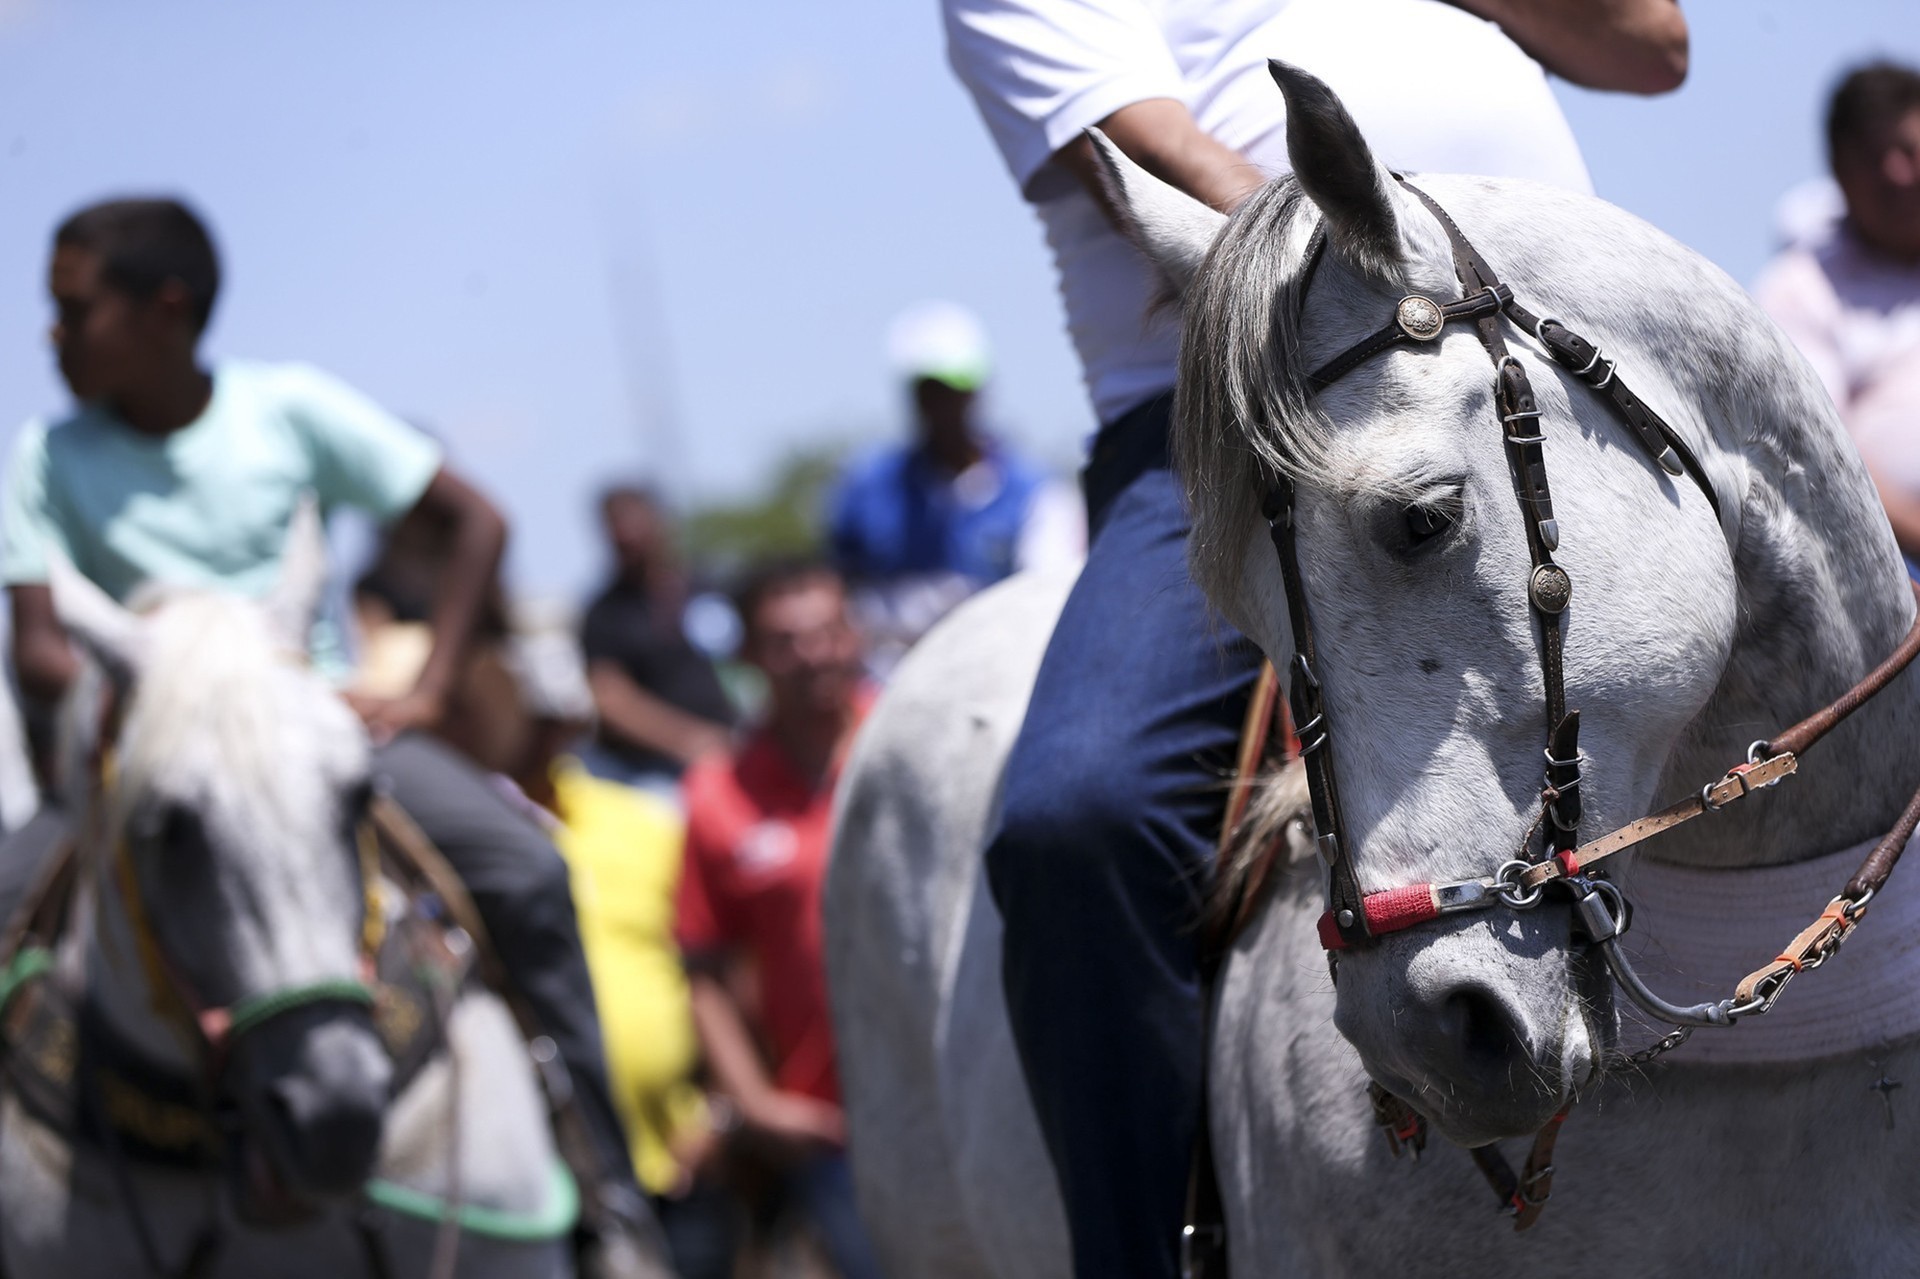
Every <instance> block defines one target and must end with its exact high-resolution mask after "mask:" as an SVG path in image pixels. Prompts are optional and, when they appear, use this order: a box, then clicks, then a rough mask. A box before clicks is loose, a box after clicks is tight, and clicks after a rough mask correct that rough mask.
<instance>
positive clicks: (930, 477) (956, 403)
mask: <svg viewBox="0 0 1920 1279" xmlns="http://www.w3.org/2000/svg"><path fill="white" fill-rule="evenodd" d="M888 346H889V350H890V355H891V357H892V362H893V365H894V367H895V369H896V370H897V371H898V372H899V373H900V375H901V376H902V378H903V379H904V380H905V381H906V383H907V386H908V390H909V394H910V395H911V397H912V402H913V422H914V434H913V438H912V440H911V441H909V442H908V443H905V444H894V445H889V446H886V447H883V448H879V449H876V450H873V451H872V452H870V453H867V454H865V455H863V456H860V457H857V458H855V459H854V461H853V463H852V464H851V465H850V466H849V467H848V469H847V472H846V474H845V475H844V476H843V477H842V479H841V482H840V485H839V488H838V490H837V491H836V492H835V494H834V497H833V500H832V510H831V515H830V530H829V536H830V544H831V547H832V553H833V558H834V560H835V562H836V565H837V567H838V568H839V569H840V571H841V572H842V573H843V574H845V576H846V578H847V580H848V582H849V583H850V584H851V586H852V588H853V591H854V603H855V611H856V613H857V614H858V616H859V618H860V620H861V623H862V625H863V627H864V628H865V629H866V630H867V632H868V634H869V638H870V640H871V641H872V643H873V644H874V646H875V649H876V652H875V656H874V658H873V661H874V664H875V666H876V668H877V669H879V670H880V671H882V672H883V673H884V670H885V669H886V668H888V667H890V666H891V664H892V661H894V660H897V659H898V656H899V654H900V653H901V652H903V651H904V650H905V648H906V647H907V645H909V644H911V643H912V642H913V641H914V640H915V639H917V638H919V636H920V635H921V634H922V633H924V632H925V631H926V630H927V628H929V627H930V626H932V625H933V623H934V622H936V621H938V620H939V619H940V617H942V616H943V615H945V614H946V613H947V612H948V611H949V610H950V609H952V608H953V606H954V605H956V604H958V603H959V602H960V601H961V600H962V599H964V598H966V597H967V596H968V595H970V594H972V593H973V592H974V591H977V590H979V589H980V588H981V587H983V586H989V585H991V584H993V583H994V582H997V581H999V580H1000V579H1001V578H1004V577H1006V576H1008V575H1009V574H1011V573H1013V572H1015V571H1016V570H1018V569H1022V568H1027V567H1033V566H1036V562H1037V561H1041V560H1049V561H1050V560H1054V559H1061V558H1070V557H1072V556H1073V555H1074V554H1075V553H1076V552H1077V550H1078V542H1079V541H1080V535H1079V533H1078V531H1077V526H1078V518H1077V512H1075V513H1073V514H1072V515H1070V516H1067V517H1064V518H1063V517H1062V516H1061V514H1060V506H1061V502H1060V494H1059V492H1058V489H1059V488H1060V487H1061V486H1056V485H1054V484H1053V482H1052V481H1051V479H1050V478H1049V477H1048V476H1047V474H1046V473H1045V472H1044V471H1043V470H1041V469H1040V468H1039V467H1037V466H1035V465H1033V464H1032V463H1030V462H1028V461H1027V460H1026V459H1024V458H1021V457H1019V456H1018V455H1016V454H1015V453H1013V452H1012V451H1010V450H1008V449H1007V448H1006V447H1005V446H1004V445H1002V444H1000V443H998V442H996V441H994V440H992V439H991V438H989V437H988V436H987V435H986V434H985V433H984V432H983V431H981V430H980V428H979V425H978V423H977V421H976V418H977V409H978V404H979V392H980V389H981V387H982V386H984V385H985V383H986V380H987V376H988V372H989V369H990V356H989V351H988V347H987V341H986V334H985V332H984V331H983V330H982V328H981V326H980V322H979V321H978V320H977V319H976V318H975V317H974V316H973V314H972V313H971V312H969V311H967V310H966V309H964V308H962V307H959V306H956V305H955V304H953V303H951V302H924V303H921V304H919V305H917V306H914V307H911V308H909V309H908V310H907V311H905V312H903V313H902V314H901V315H900V316H899V317H898V318H897V319H896V320H895V321H894V323H893V326H892V330H891V332H890V334H889V340H888Z"/></svg>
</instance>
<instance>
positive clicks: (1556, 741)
mask: <svg viewBox="0 0 1920 1279" xmlns="http://www.w3.org/2000/svg"><path fill="white" fill-rule="evenodd" d="M1400 182H1401V185H1402V186H1403V187H1405V189H1406V190H1407V191H1408V192H1409V193H1411V194H1412V195H1413V196H1415V197H1416V198H1417V199H1419V200H1420V202H1421V203H1422V204H1424V205H1425V206H1426V207H1427V209H1428V210H1429V211H1430V212H1431V213H1432V214H1433V215H1434V217H1435V218H1436V219H1438V221H1439V223H1440V225H1441V227H1442V228H1443V229H1444V230H1445V231H1446V233H1447V239H1448V241H1449V243H1450V244H1451V245H1452V248H1453V266H1454V272H1455V274H1456V275H1457V276H1458V278H1459V281H1460V292H1461V297H1460V300H1459V301H1457V302H1449V303H1444V304H1442V303H1439V302H1435V301H1434V300H1432V299H1431V298H1427V297H1423V296H1421V295H1419V294H1413V295H1410V296H1408V297H1405V298H1402V299H1401V300H1400V303H1399V305H1398V306H1396V307H1395V308H1394V313H1393V319H1392V320H1391V321H1390V322H1388V323H1387V324H1386V325H1384V326H1382V327H1381V328H1380V329H1378V330H1376V331H1375V332H1373V333H1371V334H1369V335H1367V336H1366V337H1364V338H1362V339H1360V340H1359V341H1358V342H1355V343H1354V344H1353V345H1351V346H1349V347H1348V348H1347V349H1345V350H1344V351H1342V352H1340V353H1339V354H1338V355H1336V356H1334V357H1333V358H1332V359H1330V360H1328V361H1327V362H1326V363H1325V364H1323V365H1321V366H1320V367H1319V368H1317V369H1315V370H1314V371H1313V372H1312V373H1311V374H1309V375H1308V377H1307V382H1308V385H1309V387H1310V388H1311V389H1312V390H1314V391H1316V392H1318V391H1323V390H1325V389H1326V388H1328V387H1330V386H1332V385H1333V384H1334V383H1336V382H1338V381H1339V380H1340V379H1341V378H1342V377H1345V376H1346V375H1347V374H1348V373H1351V372H1352V371H1353V370H1355V369H1357V368H1359V367H1360V366H1361V365H1362V364H1365V363H1366V362H1367V361H1368V360H1370V359H1372V358H1373V357H1375V356H1377V355H1379V354H1381V353H1383V352H1385V351H1390V350H1392V349H1394V348H1395V347H1398V346H1402V345H1407V344H1410V343H1424V342H1432V341H1435V340H1437V339H1439V338H1440V337H1441V336H1442V335H1444V334H1445V332H1446V329H1447V325H1448V324H1450V323H1453V322H1456V321H1463V320H1464V321H1470V322H1471V323H1472V324H1473V327H1474V332H1475V334H1476V335H1477V336H1478V337H1479V339H1480V344H1481V345H1482V346H1483V347H1485V348H1486V351H1487V355H1488V357H1489V358H1490V359H1491V360H1492V361H1493V366H1494V404H1495V411H1496V413H1497V414H1498V416H1499V419H1500V426H1501V434H1502V438H1503V439H1504V440H1505V442H1506V445H1507V457H1508V462H1509V464H1510V466H1511V467H1512V470H1513V477H1514V486H1515V489H1516V490H1517V492H1518V495H1519V499H1520V513H1521V517H1522V522H1523V524H1524V526H1525V529H1526V536H1527V554H1528V557H1529V559H1530V560H1531V562H1532V569H1531V572H1530V573H1529V576H1528V580H1527V603H1528V606H1529V607H1530V609H1531V611H1532V613H1533V617H1534V620H1535V621H1536V622H1537V623H1538V625H1539V628H1540V645H1539V648H1540V673H1541V676H1542V679H1543V682H1544V684H1545V689H1546V771H1545V778H1544V781H1545V785H1544V787H1543V789H1542V792H1541V812H1542V817H1543V819H1544V820H1543V821H1542V822H1541V823H1540V826H1541V828H1542V831H1543V836H1544V838H1543V845H1544V847H1543V853H1545V854H1548V855H1552V854H1562V853H1569V852H1571V851H1572V850H1573V848H1574V847H1575V836H1576V833H1577V831H1578V830H1579V825H1580V790H1579V787H1580V712H1579V711H1578V710H1569V709H1568V708H1567V704H1566V678H1565V674H1564V664H1563V658H1562V651H1563V647H1564V638H1563V635H1564V627H1563V622H1562V617H1563V614H1564V613H1565V612H1566V609H1567V605H1568V604H1569V603H1570V602H1571V601H1572V598H1573V579H1572V578H1570V577H1569V576H1568V575H1567V571H1566V570H1565V569H1564V568H1562V567H1561V566H1560V565H1559V564H1557V563H1555V562H1554V558H1553V553H1554V552H1555V551H1556V550H1558V549H1559V547H1560V526H1559V523H1558V521H1557V520H1556V519H1555V518H1554V513H1553V496H1552V492H1551V490H1550V489H1549V486H1548V483H1547V467H1546V457H1545V453H1544V451H1543V449H1542V447H1541V446H1542V444H1543V443H1544V442H1545V440H1546V434H1545V431H1544V430H1543V424H1542V420H1541V415H1540V409H1539V407H1538V403H1537V401H1536V400H1535V398H1534V394H1533V385H1532V382H1531V381H1530V380H1529V379H1528V377H1527V371H1526V367H1525V366H1524V365H1522V364H1521V363H1520V361H1519V360H1518V359H1516V358H1515V357H1514V356H1513V354H1512V353H1511V352H1510V351H1509V350H1508V349H1507V342H1506V337H1505V335H1504V334H1503V333H1502V331H1501V319H1502V317H1506V318H1510V319H1512V320H1513V322H1514V323H1516V324H1518V325H1519V326H1520V327H1521V328H1523V329H1525V330H1526V331H1528V332H1530V333H1532V334H1534V336H1535V337H1537V338H1538V339H1539V340H1540V343H1541V345H1542V346H1543V347H1545V348H1546V350H1547V352H1548V354H1549V355H1551V356H1552V357H1553V358H1554V359H1555V361H1557V362H1558V363H1559V364H1560V365H1561V366H1562V367H1563V368H1565V369H1567V370H1568V371H1569V372H1571V373H1572V374H1573V375H1574V376H1575V377H1577V378H1579V379H1580V380H1581V381H1582V382H1585V383H1586V384H1587V385H1588V386H1590V387H1592V388H1593V389H1595V390H1596V391H1598V392H1600V393H1601V395H1602V396H1603V398H1604V399H1605V401H1606V403H1607V404H1608V405H1610V406H1611V407H1612V408H1613V410H1614V412H1615V413H1616V414H1617V415H1618V416H1619V417H1620V418H1621V420H1622V421H1623V422H1625V423H1626V425H1627V426H1628V428H1629V430H1630V433H1631V434H1632V435H1633V438H1634V439H1635V441H1636V442H1638V443H1639V444H1640V446H1641V447H1642V448H1644V449H1645V450H1646V451H1647V452H1648V454H1649V455H1650V456H1652V457H1653V458H1654V460H1655V461H1656V462H1658V463H1659V465H1660V467H1661V468H1662V469H1663V470H1664V471H1666V472H1667V473H1668V474H1669V475H1674V476H1681V475H1685V476H1689V477H1691V478H1692V480H1693V482H1694V483H1695V484H1697V485H1698V486H1699V488H1700V491H1701V492H1702V493H1703V494H1705V496H1706V499H1707V503H1708V505H1710V506H1711V507H1712V508H1713V511H1714V514H1715V515H1716V516H1718V515H1719V513H1720V501H1719V498H1718V497H1717V496H1716V495H1715V493H1714V491H1713V485H1712V484H1711V483H1710V482H1709V481H1708V479H1707V476H1706V472H1705V471H1704V470H1703V469H1702V468H1701V466H1700V462H1699V460H1698V459H1697V458H1695V457H1694V455H1693V451H1692V449H1690V448H1688V447H1687V443H1686V441H1685V440H1684V439H1682V438H1681V437H1680V435H1679V433H1678V432H1676V431H1675V430H1674V429H1673V428H1672V427H1670V426H1668V425H1667V423H1666V422H1665V421H1664V420H1663V419H1662V418H1661V417H1660V416H1659V415H1658V414H1657V413H1655V412H1654V411H1653V410H1652V409H1650V408H1648V407H1647V405H1646V403H1645V402H1644V401H1643V400H1641V399H1640V397H1639V396H1637V395H1635V394H1634V393H1633V392H1632V391H1631V390H1630V389H1628V387H1627V385H1626V383H1625V382H1624V381H1623V380H1622V379H1621V378H1620V376H1619V375H1618V373H1617V372H1616V371H1615V369H1614V366H1613V361H1611V360H1608V359H1606V358H1605V357H1604V356H1602V355H1601V353H1600V350H1599V348H1598V347H1597V346H1595V345H1594V344H1593V343H1591V342H1589V341H1587V339H1585V338H1583V337H1581V336H1580V335H1579V334H1577V333H1575V332H1573V331H1572V330H1571V329H1569V328H1568V327H1567V326H1566V325H1564V324H1562V323H1561V322H1560V321H1559V320H1556V319H1550V318H1542V317H1540V316H1537V315H1535V314H1534V313H1533V312H1532V311H1529V310H1528V309H1527V308H1526V307H1524V306H1523V305H1521V304H1520V302H1519V301H1518V300H1517V299H1515V297H1514V295H1513V290H1512V289H1511V288H1509V287H1508V286H1507V285H1505V284H1503V283H1501V282H1500V279H1499V277H1498V275H1496V274H1495V272H1494V270H1493V268H1492V267H1491V266H1489V265H1488V264H1487V261H1486V259H1485V258H1483V257H1481V256H1480V254H1479V252H1478V251H1477V250H1475V249H1474V247H1473V245H1472V244H1470V243H1469V242H1468V241H1467V238H1466V237H1465V236H1464V235H1462V234H1461V232H1460V229H1459V228H1458V227H1457V226H1455V225H1454V222H1453V219H1452V218H1450V217H1449V216H1447V213H1446V211H1445V210H1444V209H1442V208H1441V207H1440V206H1439V205H1438V204H1436V203H1435V202H1434V201H1433V200H1432V199H1431V198H1429V197H1428V196H1427V194H1426V193H1425V192H1423V191H1421V190H1420V189H1419V188H1417V187H1415V186H1413V185H1412V184H1411V183H1408V182H1406V181H1405V179H1401V180H1400ZM1308 252H1309V262H1308V265H1307V268H1306V273H1307V278H1308V282H1309V283H1310V282H1311V277H1312V274H1313V273H1314V271H1315V270H1316V268H1317V267H1318V265H1319V261H1320V259H1321V257H1322V256H1323V254H1324V252H1325V241H1324V236H1323V234H1321V233H1318V232H1317V233H1316V234H1315V237H1314V243H1313V245H1312V246H1311V247H1310V248H1309V250H1308ZM1304 292H1305V289H1304V288H1303V289H1302V293H1303V294H1304ZM1293 497H1294V494H1293V485H1292V482H1291V481H1290V480H1288V479H1286V478H1285V477H1282V478H1281V479H1280V481H1279V483H1277V484H1276V485H1275V486H1274V487H1273V488H1272V489H1271V490H1269V493H1268V496H1267V501H1266V503H1265V512H1264V513H1265V515H1266V517H1267V520H1268V527H1269V530H1270V532H1271V535H1272V539H1273V545H1274V549H1275V550H1276V551H1277V552H1278V553H1279V557H1280V572H1281V577H1282V579H1283V580H1284V582H1285V584H1286V596H1287V617H1288V621H1289V623H1290V625H1291V626H1292V630H1293V649H1294V658H1293V664H1292V668H1291V670H1290V672H1289V680H1288V691H1287V696H1288V701H1289V702H1290V704H1291V707H1292V710H1293V716H1294V724H1295V726H1296V727H1295V732H1297V733H1298V734H1299V737H1300V753H1301V756H1302V758H1303V759H1304V760H1305V762H1306V769H1307V783H1308V789H1309V793H1310V795H1311V797H1312V802H1313V818H1314V825H1315V828H1316V831H1317V834H1318V838H1319V844H1318V848H1319V852H1320V858H1321V861H1322V863H1323V864H1324V866H1325V869H1326V873H1327V914H1326V917H1325V918H1324V919H1323V920H1322V921H1321V928H1320V932H1321V938H1322V940H1323V941H1324V942H1325V943H1326V945H1327V947H1328V949H1330V950H1344V949H1347V948H1350V947H1354V946H1360V945H1365V944H1366V943H1368V942H1369V941H1371V940H1372V939H1373V938H1374V937H1375V936H1376V935H1377V934H1379V933H1382V932H1392V931H1395V930H1396V929H1397V928H1402V927H1406V926H1408V925H1409V924H1411V923H1415V922H1419V920H1418V919H1415V918H1413V916H1416V915H1419V914H1420V911H1419V909H1418V903H1417V902H1415V901H1413V900H1412V899H1410V898H1409V897H1408V896H1407V890H1397V891H1396V892H1394V893H1389V894H1374V895H1372V896H1371V897H1367V896H1363V895H1362V893H1361V892H1360V887H1359V881H1358V878H1357V877H1356V875H1355V873H1354V869H1353V863H1352V860H1351V859H1350V858H1349V856H1348V855H1347V850H1346V848H1345V846H1344V844H1343V842H1342V837H1341V827H1340V805H1339V798H1338V793H1337V790H1336V788H1335V784H1334V777H1333V750H1332V735H1331V728H1330V725H1329V724H1328V721H1327V710H1326V705H1325V702H1324V701H1323V699H1322V697H1321V690H1320V680H1319V676H1318V673H1317V670H1316V667H1317V666H1318V664H1319V654H1318V650H1317V648H1316V646H1315V643H1314V635H1313V624H1312V620H1311V618H1310V616H1309V614H1308V612H1307V607H1306V598H1305V591H1304V588H1303V583H1302V577H1301V573H1300V560H1299V551H1298V548H1297V545H1296V540H1295V535H1294V521H1293ZM1528 864H1529V863H1527V862H1522V863H1521V864H1520V865H1519V867H1518V868H1517V869H1521V870H1523V869H1525V868H1526V866H1527V865H1528ZM1503 872H1504V873H1505V875H1506V876H1507V878H1509V879H1510V878H1511V877H1512V876H1513V874H1514V873H1515V870H1513V869H1508V868H1503ZM1464 895H1466V894H1454V895H1450V896H1449V898H1448V902H1447V905H1448V906H1449V907H1451V908H1455V909H1458V908H1460V907H1459V905H1458V903H1457V901H1456V898H1459V897H1462V896H1464ZM1510 895H1514V894H1510ZM1510 904H1511V903H1510ZM1433 913H1438V912H1433ZM1427 917H1429V918H1430V917H1432V915H1431V913H1430V914H1428V915H1427Z"/></svg>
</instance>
